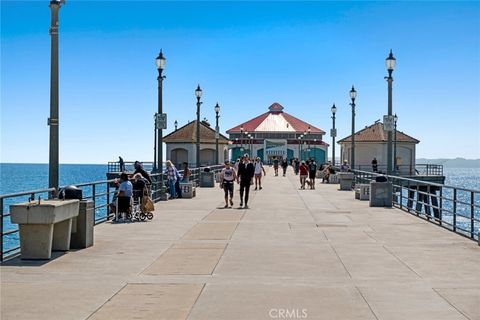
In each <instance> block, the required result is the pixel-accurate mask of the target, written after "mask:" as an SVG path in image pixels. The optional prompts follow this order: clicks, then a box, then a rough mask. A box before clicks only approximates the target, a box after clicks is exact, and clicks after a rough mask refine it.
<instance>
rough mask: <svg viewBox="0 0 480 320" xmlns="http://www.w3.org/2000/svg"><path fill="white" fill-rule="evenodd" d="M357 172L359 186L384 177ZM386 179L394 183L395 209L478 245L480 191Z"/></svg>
mask: <svg viewBox="0 0 480 320" xmlns="http://www.w3.org/2000/svg"><path fill="white" fill-rule="evenodd" d="M353 171H354V173H355V183H370V181H372V180H375V178H376V177H377V176H381V174H377V173H373V172H369V171H361V170H353ZM384 176H385V177H387V178H388V180H389V181H390V182H392V186H393V204H394V206H395V207H397V208H399V209H401V210H404V211H406V212H409V213H411V214H413V215H416V216H418V217H420V218H423V219H425V220H427V221H429V222H433V223H436V224H438V225H440V226H442V227H444V228H446V229H448V230H451V231H453V232H455V233H457V234H460V235H462V236H465V237H468V238H470V239H472V240H477V241H478V238H479V232H480V190H471V189H465V188H458V187H453V186H449V185H444V184H438V183H432V182H426V181H420V180H415V179H411V178H405V177H399V176H388V175H384ZM432 213H433V215H432Z"/></svg>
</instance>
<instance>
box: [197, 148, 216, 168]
mask: <svg viewBox="0 0 480 320" xmlns="http://www.w3.org/2000/svg"><path fill="white" fill-rule="evenodd" d="M215 160H216V159H215V150H213V149H203V150H200V164H201V165H202V166H209V165H212V164H215V162H216V161H215Z"/></svg>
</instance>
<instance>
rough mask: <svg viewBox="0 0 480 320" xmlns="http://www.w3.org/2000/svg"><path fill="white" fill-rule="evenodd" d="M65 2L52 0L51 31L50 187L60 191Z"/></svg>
mask: <svg viewBox="0 0 480 320" xmlns="http://www.w3.org/2000/svg"><path fill="white" fill-rule="evenodd" d="M63 3H64V1H63V0H61V1H54V0H52V1H50V5H49V7H50V12H51V24H50V29H49V33H50V36H51V53H50V54H51V55H50V118H48V122H47V123H48V125H49V126H50V146H49V148H50V150H49V159H48V187H49V188H55V190H56V192H58V162H59V161H58V153H59V151H58V139H59V138H58V129H59V128H58V125H59V122H58V11H59V10H60V6H61V5H62V4H63Z"/></svg>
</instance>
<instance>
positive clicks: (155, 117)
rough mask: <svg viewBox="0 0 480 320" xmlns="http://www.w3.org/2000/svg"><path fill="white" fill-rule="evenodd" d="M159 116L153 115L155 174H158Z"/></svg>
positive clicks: (153, 169)
mask: <svg viewBox="0 0 480 320" xmlns="http://www.w3.org/2000/svg"><path fill="white" fill-rule="evenodd" d="M157 114H158V113H156V112H155V114H154V115H153V168H152V171H153V172H157Z"/></svg>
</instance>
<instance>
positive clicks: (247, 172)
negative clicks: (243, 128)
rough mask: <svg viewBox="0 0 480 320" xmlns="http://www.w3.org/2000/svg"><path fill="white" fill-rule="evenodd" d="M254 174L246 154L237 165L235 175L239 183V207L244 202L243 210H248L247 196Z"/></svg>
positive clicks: (253, 168)
mask: <svg viewBox="0 0 480 320" xmlns="http://www.w3.org/2000/svg"><path fill="white" fill-rule="evenodd" d="M254 174H255V166H254V165H253V163H251V162H250V160H249V157H248V154H245V155H244V156H243V157H242V161H240V164H239V165H238V175H237V183H240V207H242V206H243V202H244V200H245V207H244V208H245V209H248V195H249V193H250V184H252V178H253V176H254ZM244 196H245V197H244Z"/></svg>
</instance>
